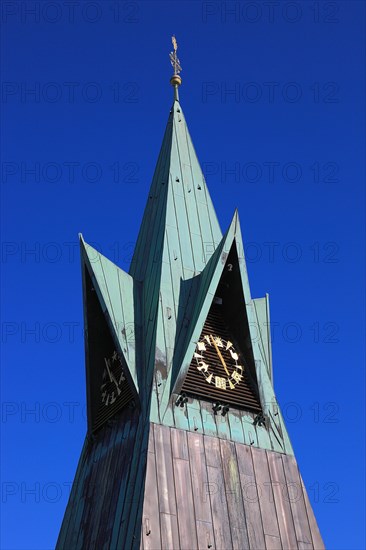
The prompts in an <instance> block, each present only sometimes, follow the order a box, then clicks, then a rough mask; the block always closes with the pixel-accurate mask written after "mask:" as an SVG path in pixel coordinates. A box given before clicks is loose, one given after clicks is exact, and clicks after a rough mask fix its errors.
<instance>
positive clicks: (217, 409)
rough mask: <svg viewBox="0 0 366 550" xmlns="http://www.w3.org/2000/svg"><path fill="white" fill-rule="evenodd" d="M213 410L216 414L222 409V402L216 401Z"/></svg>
mask: <svg viewBox="0 0 366 550" xmlns="http://www.w3.org/2000/svg"><path fill="white" fill-rule="evenodd" d="M212 410H213V412H214V414H217V413H218V411H220V410H221V405H220V403H219V402H217V403H214V404H213V405H212Z"/></svg>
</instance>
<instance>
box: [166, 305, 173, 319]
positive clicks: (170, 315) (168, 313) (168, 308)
mask: <svg viewBox="0 0 366 550" xmlns="http://www.w3.org/2000/svg"><path fill="white" fill-rule="evenodd" d="M166 314H167V316H168V319H171V318H172V309H171V308H170V307H167V308H166Z"/></svg>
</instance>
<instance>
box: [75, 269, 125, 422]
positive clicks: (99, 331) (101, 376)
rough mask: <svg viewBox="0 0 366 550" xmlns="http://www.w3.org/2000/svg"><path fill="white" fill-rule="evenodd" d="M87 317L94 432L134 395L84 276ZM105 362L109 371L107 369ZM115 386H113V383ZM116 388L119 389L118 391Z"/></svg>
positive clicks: (95, 297) (94, 296) (89, 390)
mask: <svg viewBox="0 0 366 550" xmlns="http://www.w3.org/2000/svg"><path fill="white" fill-rule="evenodd" d="M85 284H86V314H87V327H88V335H87V341H88V349H87V356H88V359H89V360H88V371H87V388H88V420H89V425H90V426H91V429H92V431H93V432H95V431H96V430H99V428H101V427H102V426H103V424H105V422H106V421H107V420H109V419H110V418H112V417H113V416H115V414H116V413H117V412H118V411H119V410H121V409H122V408H123V407H125V406H126V405H127V404H128V403H130V402H131V401H132V400H133V398H134V395H133V392H132V390H131V388H130V385H129V383H128V381H127V380H126V379H124V380H123V378H126V375H125V372H124V368H123V364H122V361H121V358H120V357H119V356H118V355H117V351H116V350H117V346H116V343H115V341H114V339H113V337H112V335H111V330H110V328H109V326H108V323H107V321H106V318H105V316H104V313H103V311H102V308H101V306H100V303H99V299H98V296H97V293H96V291H95V289H94V288H93V282H92V280H91V277H90V275H89V273H88V272H86V273H85ZM106 360H107V361H108V369H107V367H106ZM115 381H117V382H118V384H116V382H115ZM117 385H118V389H117Z"/></svg>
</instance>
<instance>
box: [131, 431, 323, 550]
mask: <svg viewBox="0 0 366 550" xmlns="http://www.w3.org/2000/svg"><path fill="white" fill-rule="evenodd" d="M151 436H152V437H151V438H150V442H149V449H148V455H149V461H148V472H147V477H148V479H147V481H146V485H145V497H144V509H143V520H142V529H141V536H142V539H141V543H140V544H141V545H140V548H141V550H147V549H149V550H160V549H161V548H166V549H171V550H175V549H181V550H195V549H208V548H212V549H217V550H230V549H238V550H244V549H246V548H247V549H251V550H282V549H288V550H300V549H302V548H309V549H310V550H311V549H313V550H322V549H323V548H324V545H323V542H322V540H321V538H320V535H319V530H318V527H317V525H316V521H315V518H314V515H313V512H312V510H311V507H310V505H309V500H308V496H307V494H306V491H305V488H304V486H303V483H302V480H301V477H300V474H299V471H298V467H297V464H296V460H295V458H294V457H292V456H287V455H284V454H280V453H277V452H274V451H269V450H267V451H266V450H263V449H258V448H252V447H250V446H248V445H245V444H243V443H233V442H231V441H227V440H220V439H218V438H217V437H212V436H209V435H204V434H199V433H194V432H192V431H191V432H186V431H184V430H180V429H177V428H169V427H166V426H161V425H157V424H151ZM153 468H155V471H153ZM146 525H148V528H145V527H146Z"/></svg>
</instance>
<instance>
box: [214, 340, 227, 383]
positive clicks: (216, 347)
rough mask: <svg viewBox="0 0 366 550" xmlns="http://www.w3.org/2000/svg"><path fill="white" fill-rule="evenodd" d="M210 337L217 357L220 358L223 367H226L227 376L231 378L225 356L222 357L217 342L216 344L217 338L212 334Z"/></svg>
mask: <svg viewBox="0 0 366 550" xmlns="http://www.w3.org/2000/svg"><path fill="white" fill-rule="evenodd" d="M210 337H211V340H212V343H213V345H214V346H215V349H216V352H217V355H218V356H219V357H220V361H221V363H222V365H223V367H224V369H225V372H226V374H227V375H228V376H230V372H229V371H228V370H227V366H226V363H225V361H224V358H223V356H222V355H221V352H220V350H219V348H218V345H217V344H216V342H215V338H214V337H213V336H212V334H210Z"/></svg>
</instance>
